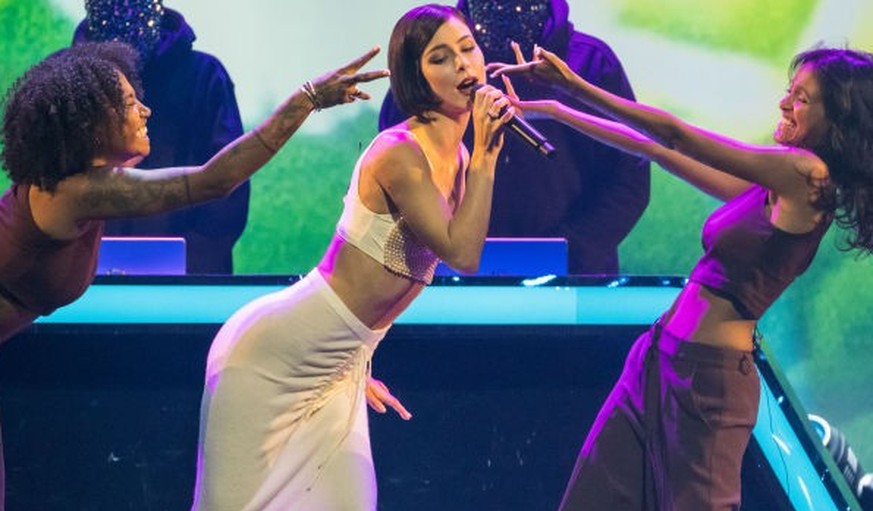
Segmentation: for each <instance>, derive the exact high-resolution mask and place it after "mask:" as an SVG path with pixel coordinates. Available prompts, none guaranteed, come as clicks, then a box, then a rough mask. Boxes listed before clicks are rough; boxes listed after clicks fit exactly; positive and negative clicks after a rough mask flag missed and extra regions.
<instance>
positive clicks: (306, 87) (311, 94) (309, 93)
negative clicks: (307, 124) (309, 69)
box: [302, 80, 321, 112]
mask: <svg viewBox="0 0 873 511" xmlns="http://www.w3.org/2000/svg"><path fill="white" fill-rule="evenodd" d="M302 88H303V93H304V94H306V97H307V98H309V101H310V102H311V103H312V106H314V107H315V111H316V112H320V111H321V103H320V102H319V101H318V94H316V92H315V86H314V85H312V82H311V81H309V80H306V82H304V83H303V87H302Z"/></svg>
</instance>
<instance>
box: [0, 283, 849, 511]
mask: <svg viewBox="0 0 873 511" xmlns="http://www.w3.org/2000/svg"><path fill="white" fill-rule="evenodd" d="M296 278H297V277H279V276H269V277H266V276H265V277H211V278H207V277H195V276H175V277H157V276H144V277H132V276H103V277H98V279H97V281H96V282H95V284H94V285H93V286H92V287H91V288H90V290H89V291H88V292H87V293H86V294H85V296H83V297H82V298H81V299H80V300H79V301H77V302H76V303H74V304H73V305H71V306H68V307H66V308H64V309H61V310H58V311H57V312H56V313H54V314H52V315H51V316H49V317H46V318H43V319H41V320H40V321H39V322H37V323H36V324H35V325H34V326H33V327H32V328H30V329H29V330H28V331H26V332H24V333H22V334H20V335H18V336H17V337H16V338H14V339H12V340H11V341H9V342H8V343H7V344H6V345H5V346H4V347H3V349H2V350H0V413H2V427H3V442H4V444H5V452H6V471H7V502H8V504H7V509H9V510H11V511H15V510H67V509H70V510H83V509H87V510H183V509H187V508H188V506H190V500H191V491H192V487H193V484H194V474H195V451H196V444H197V430H198V416H199V406H200V392H201V388H202V383H203V372H204V365H205V357H206V353H207V351H208V348H209V344H210V341H211V339H212V336H213V335H214V334H215V332H216V331H217V329H218V328H219V326H220V324H221V323H222V322H223V321H224V320H225V319H226V318H227V317H228V316H229V315H230V314H231V313H232V312H233V311H235V310H236V309H238V308H239V307H240V306H241V305H243V304H245V303H246V302H248V301H250V300H251V299H253V298H255V297H258V296H261V295H263V294H266V293H269V292H272V291H275V290H278V289H281V288H283V287H284V286H287V285H288V284H290V283H291V282H293V281H294V280H296ZM682 284H683V280H682V279H681V278H677V277H628V278H597V277H592V278H581V277H551V276H548V277H542V278H531V279H524V278H512V277H501V278H496V277H495V278H489V277H468V278H463V277H457V276H454V277H453V276H447V277H440V278H437V279H436V281H435V283H434V284H433V285H432V286H430V287H429V288H427V289H426V290H425V291H424V293H423V294H422V295H421V296H420V297H419V299H418V300H416V302H415V303H414V304H413V305H412V307H411V308H410V309H409V310H408V311H407V312H405V313H404V314H403V315H402V316H401V317H400V318H399V319H398V321H397V323H396V325H395V326H394V327H393V328H392V329H391V330H390V332H389V334H388V335H387V337H386V338H385V339H384V341H383V342H382V343H381V345H380V347H379V349H378V351H377V352H376V355H375V357H374V363H373V374H374V376H376V377H378V378H380V379H382V380H383V381H385V382H386V384H387V385H388V386H389V387H390V388H391V389H392V391H393V392H394V393H395V395H397V396H398V397H399V398H400V399H401V400H402V401H403V403H404V404H405V405H406V406H407V408H409V410H410V411H411V412H412V413H413V416H414V417H413V419H412V420H411V421H409V422H405V421H402V420H400V419H399V418H397V417H396V416H394V415H393V414H392V413H391V412H389V413H388V414H386V415H384V416H382V415H379V414H376V413H371V414H370V426H371V431H372V444H373V454H374V459H375V462H376V471H377V476H378V480H379V501H380V506H379V509H382V510H388V511H390V510H401V511H406V510H410V509H414V510H416V511H430V510H434V511H436V510H440V511H443V510H453V511H467V510H469V511H482V510H508V511H515V510H519V511H537V510H553V509H555V507H556V506H557V504H558V502H559V500H560V498H561V494H562V492H563V489H564V484H565V482H566V480H567V477H568V476H569V474H570V471H571V469H572V466H573V462H574V460H575V457H576V453H577V451H578V449H579V447H580V446H581V443H582V441H583V439H584V436H585V433H586V431H587V429H588V427H589V426H590V424H591V422H592V420H593V418H594V415H595V413H596V412H597V410H598V408H599V406H600V404H601V403H602V401H603V399H604V397H605V396H606V394H607V392H608V391H609V389H610V386H611V385H612V383H613V382H614V381H615V379H616V378H617V376H618V374H619V372H620V369H621V366H622V363H623V359H624V355H625V353H626V352H627V350H628V348H629V346H630V345H631V343H632V342H633V340H634V339H635V338H636V336H637V335H638V334H639V333H641V332H642V331H643V330H645V329H646V328H647V326H648V325H649V324H650V323H651V322H652V321H653V320H654V319H655V318H656V317H657V316H658V315H659V314H660V313H661V312H662V311H664V310H665V309H666V308H667V307H668V305H669V304H670V302H671V301H672V299H673V298H674V297H675V296H676V294H677V293H678V291H679V289H680V287H681V286H682ZM757 367H758V370H759V372H760V373H761V376H762V383H763V386H762V397H761V405H760V412H759V420H758V425H757V427H756V428H755V431H754V437H753V441H752V443H751V445H750V447H749V449H748V451H747V453H746V457H745V461H744V468H743V471H744V472H743V484H744V488H743V490H744V505H743V509H744V510H762V511H763V510H767V511H779V510H789V509H798V510H815V511H826V510H835V511H836V510H846V509H860V507H859V506H858V504H857V502H856V501H855V500H854V499H853V497H852V496H851V492H850V491H848V489H847V487H846V484H845V482H844V481H843V479H842V477H841V475H840V474H839V472H838V471H837V469H836V468H835V466H834V464H833V461H832V460H831V459H830V457H829V456H828V455H827V454H826V453H825V451H824V450H823V448H822V447H821V445H820V442H819V441H818V439H817V438H816V437H815V434H814V433H813V432H812V430H811V429H810V427H809V425H808V424H807V421H806V420H805V417H806V414H805V412H803V411H802V408H801V407H800V405H799V403H798V402H797V399H796V398H795V396H794V395H793V394H792V392H791V390H790V388H789V386H788V385H787V383H786V381H785V379H784V378H783V376H782V374H781V373H780V371H779V369H778V367H777V366H776V364H775V363H774V362H773V360H772V359H771V358H769V357H768V352H767V350H766V346H765V349H764V350H762V351H761V352H760V353H759V354H758V356H757Z"/></svg>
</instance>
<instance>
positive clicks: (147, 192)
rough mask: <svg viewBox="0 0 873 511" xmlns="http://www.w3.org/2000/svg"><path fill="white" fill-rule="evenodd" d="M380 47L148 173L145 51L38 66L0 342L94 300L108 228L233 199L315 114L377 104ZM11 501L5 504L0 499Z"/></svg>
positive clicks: (10, 232)
mask: <svg viewBox="0 0 873 511" xmlns="http://www.w3.org/2000/svg"><path fill="white" fill-rule="evenodd" d="M377 52H378V49H373V50H371V51H369V52H367V53H366V54H364V55H363V56H362V57H360V58H358V59H356V60H354V61H353V62H351V63H350V64H348V65H346V66H344V67H342V68H340V69H338V70H336V71H333V72H330V73H327V74H325V75H323V76H321V77H320V78H318V79H317V80H314V81H313V82H307V86H306V87H305V89H306V90H304V89H299V90H297V91H296V92H294V93H293V94H292V95H291V96H290V97H289V98H288V99H287V100H286V101H285V102H284V103H283V104H282V105H281V106H280V107H279V108H278V109H277V110H276V111H275V112H274V113H273V114H272V115H271V116H270V117H269V118H268V119H267V120H266V121H264V122H263V123H261V125H260V126H258V127H257V128H256V129H255V130H253V131H252V132H251V133H248V134H245V135H243V136H242V137H240V138H239V139H237V140H235V141H234V142H232V143H230V144H228V146H227V147H225V148H224V149H223V150H222V151H220V152H219V153H218V154H217V155H215V156H214V157H213V158H212V159H210V160H209V161H208V162H206V163H205V164H203V165H200V166H196V167H176V168H166V169H155V170H149V171H142V170H138V169H135V168H130V166H131V165H134V164H135V163H136V162H138V161H139V160H140V159H142V158H143V157H144V156H146V155H148V153H149V149H150V146H149V138H148V134H147V129H146V122H147V120H148V117H149V115H150V113H151V111H150V110H149V109H148V107H146V106H145V105H143V104H142V103H141V102H140V100H139V97H140V94H139V93H138V91H137V88H136V84H137V82H138V80H137V75H136V53H135V52H134V50H133V49H132V48H130V47H129V46H127V45H125V44H123V43H87V44H81V45H77V46H75V47H73V48H68V49H65V50H61V51H59V52H57V53H55V54H52V55H50V56H49V57H47V58H45V59H44V60H43V61H41V62H39V63H38V64H36V65H34V66H33V67H32V68H30V69H29V70H28V71H27V72H26V73H25V74H24V75H23V76H22V77H21V78H19V79H18V80H17V81H16V82H15V84H14V85H13V86H12V88H11V89H10V90H9V93H8V95H7V98H8V99H7V102H6V111H5V115H4V118H3V122H4V124H3V165H4V168H5V170H6V172H7V173H8V175H9V177H10V178H11V180H12V185H11V187H10V188H9V189H8V190H7V191H6V193H4V194H3V196H2V198H0V343H2V342H3V341H5V340H7V339H9V338H10V337H11V336H12V335H13V334H15V333H16V332H18V331H20V330H21V329H23V328H25V327H27V326H28V325H30V324H31V323H32V322H33V320H34V319H36V318H37V317H38V316H40V315H45V314H49V313H51V312H52V311H54V310H55V309H57V308H58V307H61V306H63V305H66V304H68V303H70V302H72V301H74V300H75V299H76V298H78V297H79V296H81V295H82V293H84V292H85V289H86V288H87V287H88V285H90V283H91V281H92V280H93V278H94V271H95V269H96V265H97V249H98V247H99V244H100V236H101V234H102V232H103V223H104V220H106V219H109V218H120V217H128V216H136V215H146V214H152V213H160V212H164V211H170V210H173V209H178V208H182V207H185V206H188V205H191V204H195V203H200V202H205V201H208V200H211V199H214V198H217V197H221V196H224V195H227V194H228V193H230V192H231V191H233V189H234V188H235V187H236V186H237V185H239V184H240V183H242V182H243V181H245V180H246V179H248V177H249V176H250V175H252V174H253V173H254V172H255V171H257V170H258V169H259V168H261V167H262V166H263V165H264V164H265V163H266V162H267V161H268V160H269V159H270V158H271V157H272V156H273V154H275V152H276V151H277V150H278V149H279V148H280V147H282V145H283V144H284V143H285V142H286V141H287V140H288V139H289V138H290V137H291V135H292V134H294V132H295V131H296V130H297V128H298V127H300V125H301V124H302V123H303V121H304V120H306V118H307V117H308V116H309V114H310V112H312V111H313V110H314V109H315V108H317V107H329V106H333V105H337V104H340V103H348V102H351V101H354V100H355V99H357V98H362V99H366V98H369V96H367V95H366V94H365V93H363V92H361V91H360V90H358V89H357V84H358V83H360V82H365V81H370V80H374V79H376V78H380V77H383V76H385V75H386V74H387V72H386V71H384V70H383V71H371V72H366V73H360V74H358V73H357V71H358V69H360V67H361V66H363V65H364V64H365V63H366V62H368V61H369V60H370V59H371V58H373V56H374V55H375V54H376V53H377ZM0 501H2V499H0Z"/></svg>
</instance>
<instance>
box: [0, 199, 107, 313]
mask: <svg viewBox="0 0 873 511" xmlns="http://www.w3.org/2000/svg"><path fill="white" fill-rule="evenodd" d="M29 190H30V186H27V185H15V184H13V185H12V186H11V187H10V188H9V189H8V190H6V193H4V194H3V197H2V198H0V247H2V249H0V296H3V297H4V298H6V299H7V300H9V301H11V302H12V303H13V304H15V305H17V306H18V307H21V308H22V309H25V310H27V311H30V312H32V313H34V314H39V315H45V314H49V313H51V312H52V311H54V310H55V309H57V308H58V307H61V306H64V305H67V304H68V303H70V302H72V301H74V300H75V299H76V298H78V297H79V296H81V295H82V293H84V292H85V290H86V289H87V288H88V285H90V284H91V281H92V280H93V279H94V272H95V270H96V268H97V252H98V249H99V246H100V237H101V235H102V234H103V222H102V221H90V222H88V223H87V224H86V225H85V227H84V230H83V231H82V234H81V235H80V236H79V237H77V238H75V239H71V240H56V239H53V238H50V237H49V236H48V235H47V234H45V233H44V232H42V231H41V230H39V228H38V227H37V226H36V223H35V222H34V220H33V215H32V214H31V211H30V200H29V195H28V192H29Z"/></svg>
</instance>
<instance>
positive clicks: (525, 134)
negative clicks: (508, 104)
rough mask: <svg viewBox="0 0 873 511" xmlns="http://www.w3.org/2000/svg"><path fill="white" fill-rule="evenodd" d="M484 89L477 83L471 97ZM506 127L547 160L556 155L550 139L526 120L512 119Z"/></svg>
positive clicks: (501, 112) (516, 117)
mask: <svg viewBox="0 0 873 511" xmlns="http://www.w3.org/2000/svg"><path fill="white" fill-rule="evenodd" d="M481 88H482V84H481V83H477V84H475V85H473V88H472V89H471V90H470V97H471V98H472V97H473V95H474V94H476V91H477V90H479V89H481ZM505 110H506V109H505V108H504V109H503V110H501V111H500V115H503V112H504V111H505ZM506 126H507V127H508V128H509V129H510V130H512V132H513V133H515V134H516V135H518V136H519V137H521V139H522V140H524V141H525V142H527V143H528V144H529V145H530V146H531V147H533V148H534V149H536V150H537V151H539V152H540V154H542V155H543V156H545V157H546V158H551V157H552V156H554V154H555V146H553V145H552V144H550V143H549V139H547V138H546V137H545V136H544V135H543V134H542V133H540V132H539V131H537V129H536V128H534V127H533V126H531V125H530V123H528V122H527V121H526V120H524V119H522V118H521V117H519V116H517V115H516V116H513V117H512V119H510V120H509V122H508V123H506Z"/></svg>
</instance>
